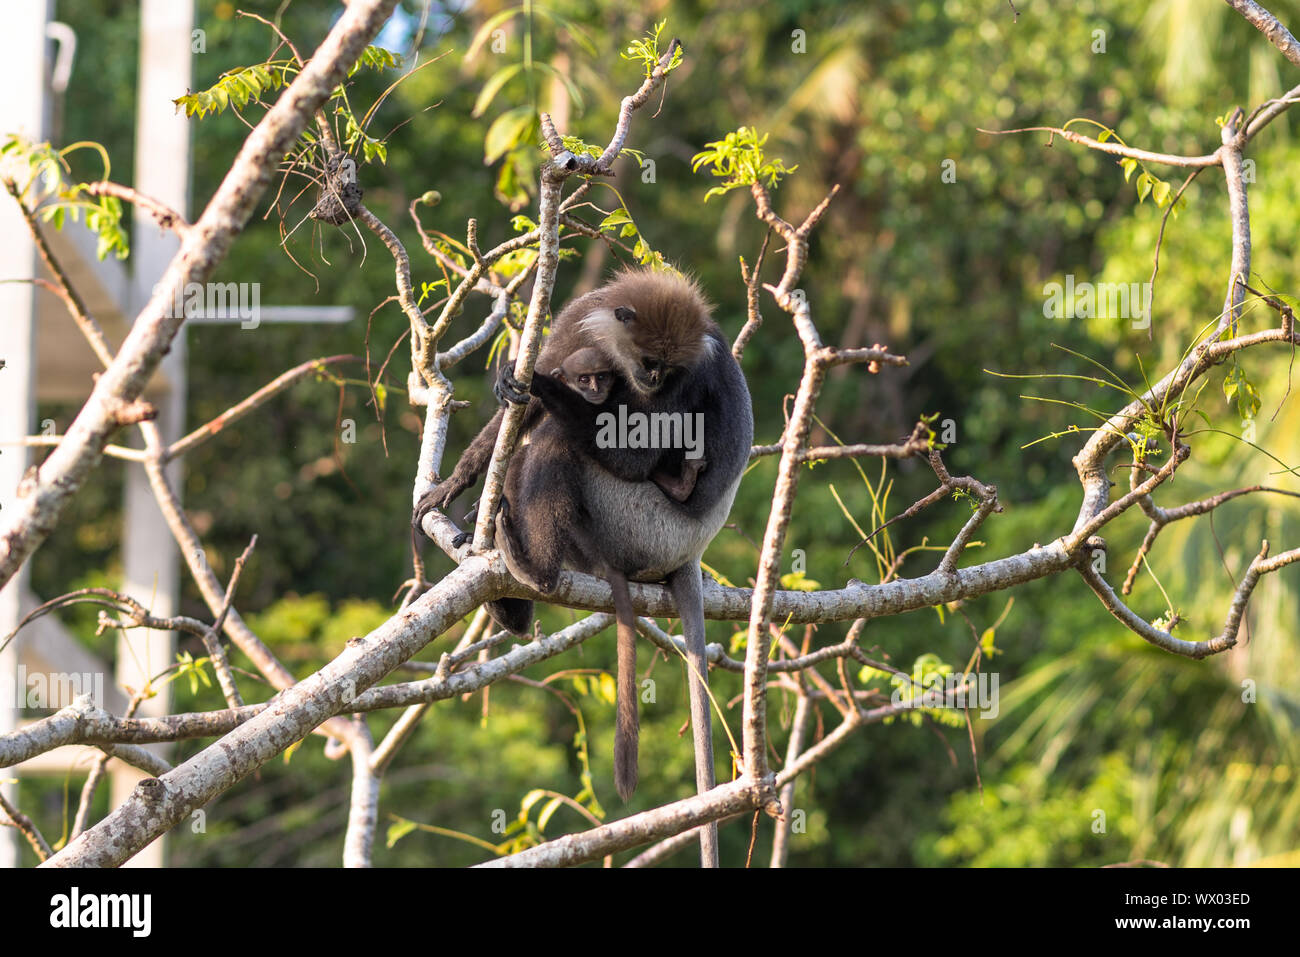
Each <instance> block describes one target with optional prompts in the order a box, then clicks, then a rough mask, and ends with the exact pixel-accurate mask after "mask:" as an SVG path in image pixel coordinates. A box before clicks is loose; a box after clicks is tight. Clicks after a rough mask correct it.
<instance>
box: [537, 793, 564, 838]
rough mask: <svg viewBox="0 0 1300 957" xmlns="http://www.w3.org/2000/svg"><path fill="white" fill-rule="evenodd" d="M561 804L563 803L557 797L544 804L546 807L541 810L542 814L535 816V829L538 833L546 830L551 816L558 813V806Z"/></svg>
mask: <svg viewBox="0 0 1300 957" xmlns="http://www.w3.org/2000/svg"><path fill="white" fill-rule="evenodd" d="M563 803H564V801H563V800H562V799H561V798H557V797H553V798H551V799H550V800H549V801H547V802H546V806H545V807H543V808H542V813H541V814H539V815H537V829H538V830H539V831H544V830H546V825H547V824H549V823H550V820H551V815H552V814H554V813H555V812H556V811H558V810H559V809H560V805H561V804H563Z"/></svg>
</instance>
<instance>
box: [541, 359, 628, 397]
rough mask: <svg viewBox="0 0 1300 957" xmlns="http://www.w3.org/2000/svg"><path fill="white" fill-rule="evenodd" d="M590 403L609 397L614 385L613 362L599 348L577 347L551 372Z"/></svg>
mask: <svg viewBox="0 0 1300 957" xmlns="http://www.w3.org/2000/svg"><path fill="white" fill-rule="evenodd" d="M551 374H552V375H553V376H554V377H555V378H557V379H559V380H560V381H562V382H563V383H564V384H565V385H567V386H568V387H569V388H570V389H572V390H573V391H574V392H577V393H578V395H580V396H582V397H583V398H584V399H586V400H587V401H588V402H590V403H591V404H592V405H600V403H602V402H604V401H605V400H606V399H607V398H609V391H610V389H612V388H613V387H614V370H613V363H612V362H610V361H609V360H608V359H606V358H605V356H604V354H603V353H602V352H601V351H600V350H599V349H592V348H590V347H588V348H586V349H579V350H578V351H577V352H574V353H572V354H571V355H570V356H569V357H568V358H567V359H565V360H564V362H563V363H561V365H560V368H558V369H556V370H555V371H554V372H552V373H551Z"/></svg>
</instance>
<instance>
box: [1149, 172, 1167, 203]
mask: <svg viewBox="0 0 1300 957" xmlns="http://www.w3.org/2000/svg"><path fill="white" fill-rule="evenodd" d="M1169 193H1170V187H1169V184H1168V183H1166V182H1165V181H1164V180H1162V179H1158V180H1156V184H1155V186H1153V187H1152V189H1151V198H1152V199H1154V200H1155V201H1156V206H1157V207H1158V208H1160V209H1164V208H1165V205H1166V204H1167V203H1168V202H1169Z"/></svg>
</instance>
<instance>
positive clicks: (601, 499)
mask: <svg viewBox="0 0 1300 957" xmlns="http://www.w3.org/2000/svg"><path fill="white" fill-rule="evenodd" d="M582 483H583V500H584V502H585V503H586V505H587V512H588V514H589V515H591V516H592V517H593V518H592V522H593V524H592V528H591V531H592V534H593V535H594V536H595V537H596V538H597V540H600V541H611V542H617V543H618V550H619V551H620V552H621V553H622V555H623V557H624V558H625V559H626V562H625V566H626V567H625V572H626V574H627V577H628V578H629V579H631V580H632V581H643V582H654V581H661V580H663V579H664V578H665V577H666V576H667V575H668V574H669V573H670V572H673V571H676V570H677V569H678V568H681V567H682V566H683V565H685V564H686V563H687V562H690V561H698V560H699V558H700V556H701V555H703V554H704V550H705V549H706V548H707V547H708V545H709V542H711V541H713V537H714V536H715V535H717V534H718V531H719V529H721V528H722V526H723V524H724V523H725V522H726V521H727V515H728V514H730V512H731V503H732V502H733V501H734V500H735V498H736V490H737V489H738V488H740V476H739V475H738V476H736V481H735V482H733V483H732V484H731V486H730V488H728V489H727V492H726V494H724V495H723V496H721V497H720V498H719V499H718V501H717V503H716V504H715V505H714V506H713V508H712V509H710V510H709V511H708V512H706V513H705V514H704V515H703V516H702V517H700V518H698V519H697V518H692V517H691V516H690V515H687V514H686V513H685V512H684V511H682V509H681V508H680V507H678V506H677V505H676V504H675V503H673V502H672V501H670V500H669V498H668V496H666V495H665V494H664V493H663V491H662V490H661V489H660V488H659V487H658V486H657V485H655V484H654V483H652V482H627V481H624V480H623V479H620V478H617V477H615V476H613V475H611V474H610V473H609V472H606V471H605V470H604V469H603V468H601V467H600V466H599V465H596V464H594V463H586V464H585V466H584V468H583V474H582Z"/></svg>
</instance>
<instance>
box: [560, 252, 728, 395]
mask: <svg viewBox="0 0 1300 957" xmlns="http://www.w3.org/2000/svg"><path fill="white" fill-rule="evenodd" d="M595 299H596V302H595V303H594V304H593V305H594V306H595V308H593V309H591V310H590V311H589V312H587V314H586V315H585V316H584V317H583V318H582V320H581V325H582V329H583V331H584V332H585V333H586V334H587V335H588V336H589V337H590V339H591V340H592V341H593V342H595V343H596V344H597V345H598V347H599V348H600V349H601V351H602V352H604V353H605V355H607V356H609V357H610V359H611V360H612V361H613V362H614V364H615V365H616V366H617V367H618V370H619V371H620V372H621V373H622V374H623V377H624V378H625V379H626V380H627V381H628V383H629V384H630V385H631V386H632V387H633V388H634V389H636V390H637V391H638V392H640V393H642V394H643V395H652V394H654V393H655V392H657V391H659V389H661V388H662V387H663V386H664V384H665V383H666V382H668V381H669V380H670V379H671V378H672V377H673V375H674V373H675V372H680V371H681V370H688V369H692V368H694V367H695V366H696V365H698V364H699V362H700V361H701V360H702V359H705V358H707V357H708V356H709V355H710V354H711V353H712V352H713V350H714V349H715V348H716V343H715V342H714V340H713V338H712V337H711V336H710V333H712V332H713V331H714V330H716V329H717V326H716V325H715V324H714V322H713V319H712V318H710V315H709V304H708V303H707V302H706V301H705V299H704V296H703V295H702V294H701V293H700V289H699V287H698V286H697V285H696V284H695V282H694V281H693V280H691V279H688V278H687V277H685V276H683V275H681V274H679V273H675V272H666V271H663V272H656V271H652V270H649V269H625V270H622V271H621V272H619V273H618V274H616V275H615V276H614V278H613V279H612V280H610V282H609V283H607V284H606V285H605V286H602V287H601V289H600V290H599V295H598V296H596V297H595Z"/></svg>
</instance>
